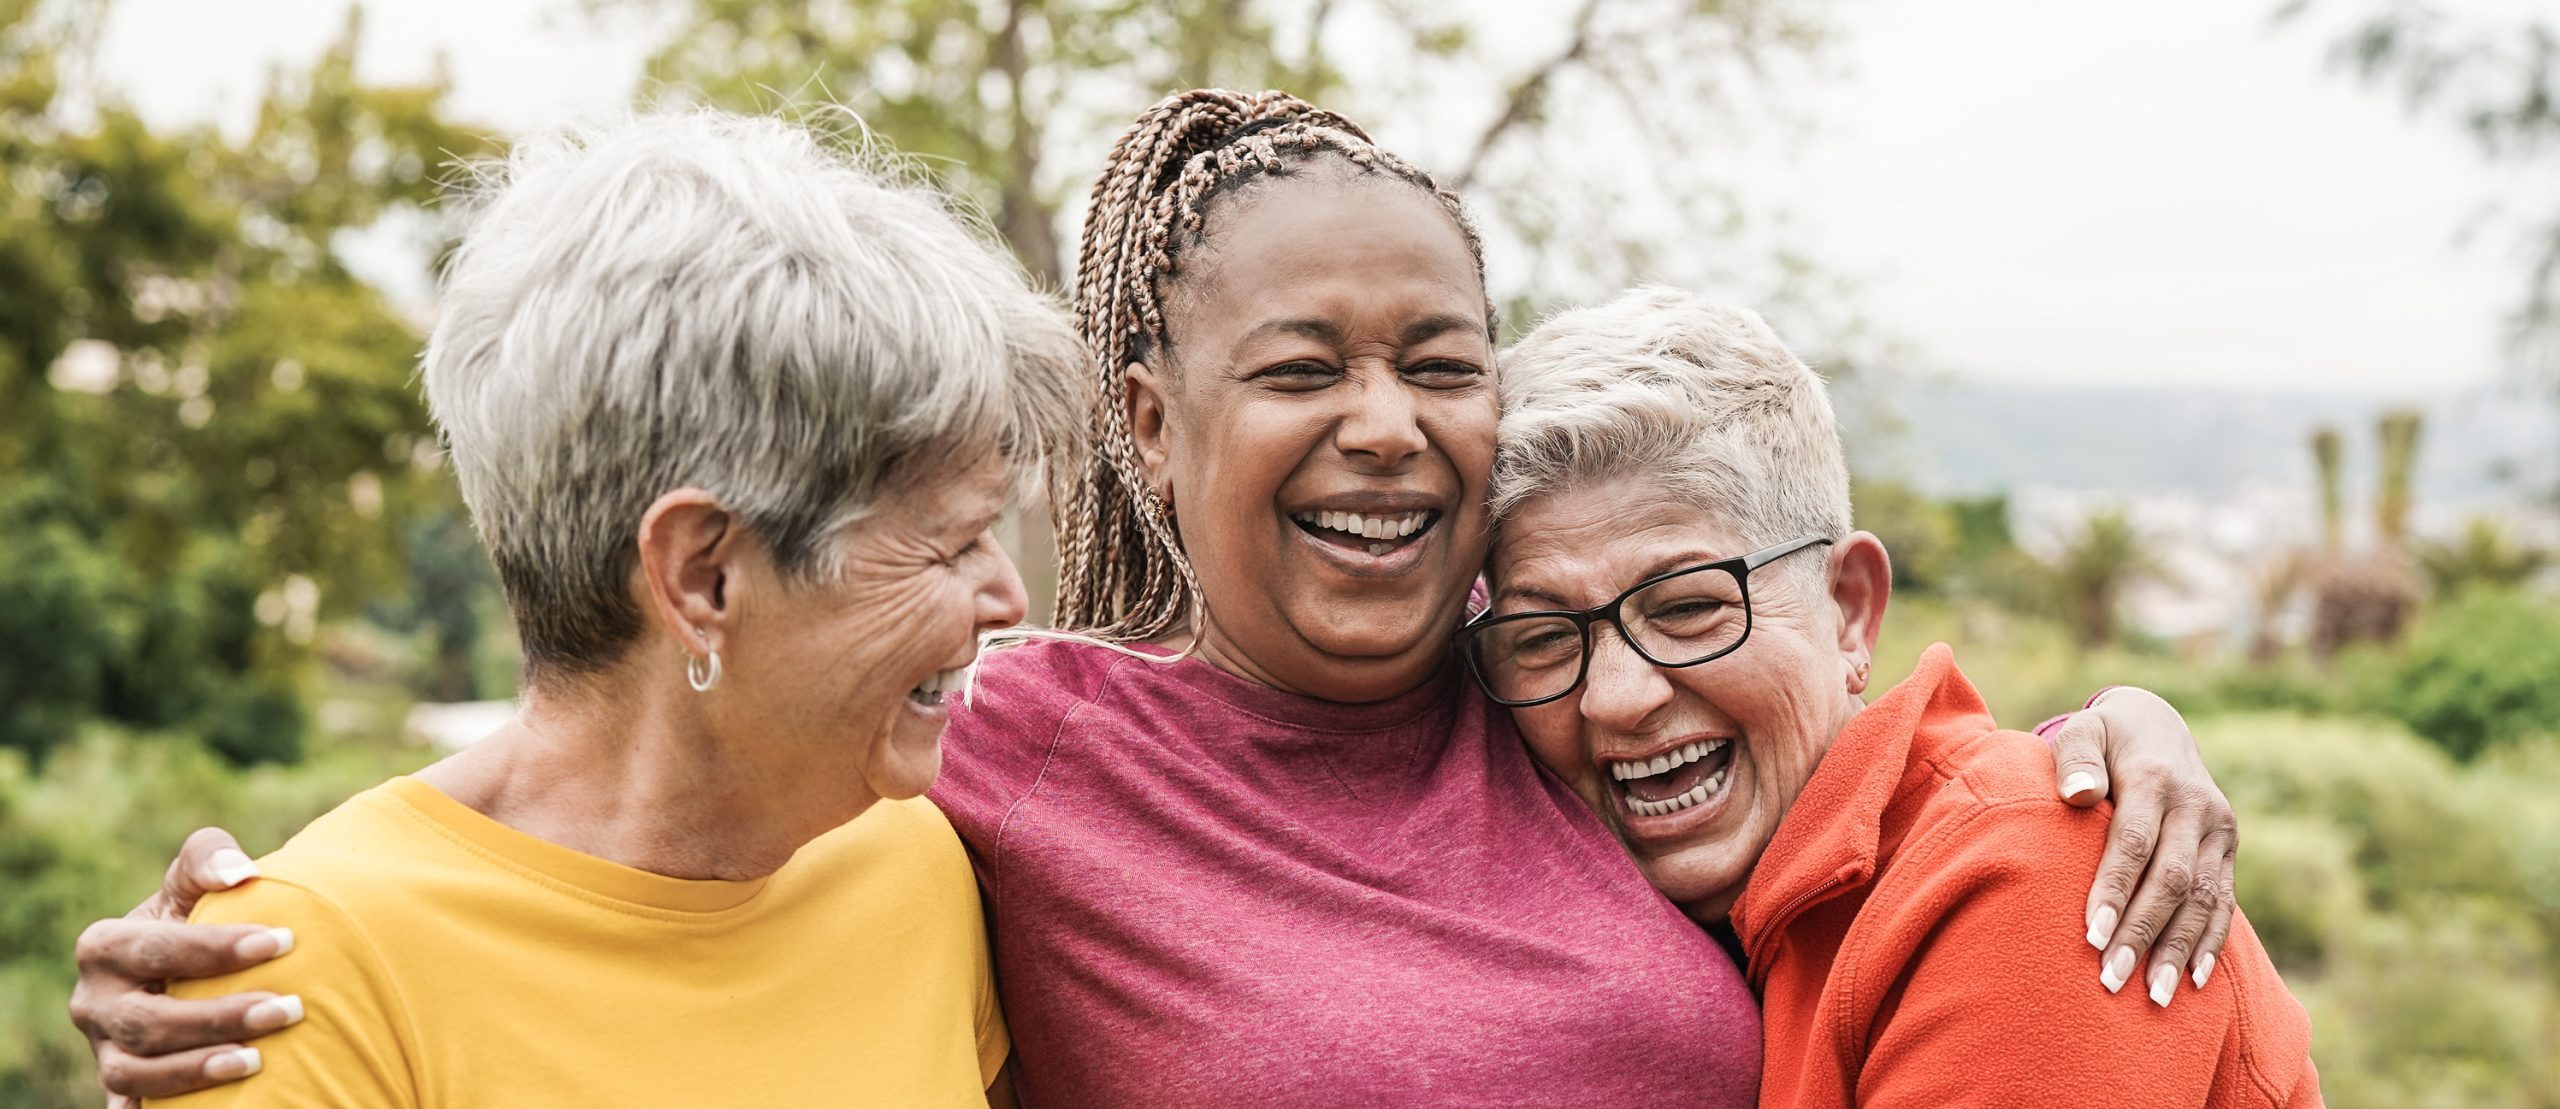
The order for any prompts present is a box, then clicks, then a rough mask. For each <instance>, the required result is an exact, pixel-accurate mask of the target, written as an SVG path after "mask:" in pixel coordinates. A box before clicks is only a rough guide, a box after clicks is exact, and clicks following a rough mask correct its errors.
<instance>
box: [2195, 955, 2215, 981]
mask: <svg viewBox="0 0 2560 1109" xmlns="http://www.w3.org/2000/svg"><path fill="white" fill-rule="evenodd" d="M2211 977H2213V952H2210V951H2207V952H2203V953H2201V954H2199V955H2197V956H2196V974H2195V982H2196V988H2197V989H2199V990H2201V989H2203V988H2204V980H2205V979H2207V978H2211Z"/></svg>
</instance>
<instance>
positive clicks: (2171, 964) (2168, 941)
mask: <svg viewBox="0 0 2560 1109" xmlns="http://www.w3.org/2000/svg"><path fill="white" fill-rule="evenodd" d="M2221 897H2222V881H2221V879H2219V878H2217V877H2215V876H2213V875H2211V874H2198V875H2196V879H2195V885H2194V888H2193V889H2191V890H2190V891H2189V892H2188V895H2187V899H2186V900H2185V901H2184V902H2182V903H2180V904H2179V906H2178V911H2177V912H2176V913H2174V914H2172V915H2171V916H2170V917H2169V926H2168V928H2167V929H2166V930H2164V931H2162V932H2161V933H2160V942H2159V943H2157V944H2154V945H2152V948H2151V969H2149V970H2147V971H2145V972H2143V982H2144V985H2145V987H2146V988H2147V990H2148V991H2149V993H2150V994H2151V1003H2152V1004H2154V1005H2157V1006H2159V1007H2161V1008H2163V1009H2166V1008H2168V1007H2169V1002H2170V1000H2171V999H2173V998H2175V997H2177V996H2178V977H2179V976H2180V975H2182V974H2184V973H2186V970H2187V960H2188V959H2190V958H2191V957H2193V956H2194V954H2195V951H2196V945H2197V943H2198V942H2199V941H2201V940H2202V939H2203V938H2204V930H2205V927H2206V925H2208V924H2211V923H2212V922H2213V911H2214V907H2215V905H2216V904H2217V903H2218V902H2220V900H2221Z"/></svg>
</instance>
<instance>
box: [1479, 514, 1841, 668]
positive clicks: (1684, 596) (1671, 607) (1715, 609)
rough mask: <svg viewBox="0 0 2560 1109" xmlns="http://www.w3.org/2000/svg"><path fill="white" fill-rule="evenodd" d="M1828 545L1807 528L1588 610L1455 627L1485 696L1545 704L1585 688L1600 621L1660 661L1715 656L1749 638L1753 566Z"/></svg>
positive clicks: (1679, 663) (1485, 619)
mask: <svg viewBox="0 0 2560 1109" xmlns="http://www.w3.org/2000/svg"><path fill="white" fill-rule="evenodd" d="M1830 542H1832V540H1831V539H1830V538H1829V537H1827V536H1820V535H1808V536H1805V537H1804V538H1802V539H1791V540H1788V541H1787V542H1784V543H1780V544H1778V545H1777V546H1774V547H1769V548H1765V549H1763V550H1757V551H1753V552H1751V553H1750V554H1747V555H1743V556H1742V557H1740V558H1728V559H1723V560H1721V561H1717V562H1702V563H1699V564H1698V565H1695V566H1684V567H1682V568H1680V569H1677V570H1673V571H1670V572H1669V573H1664V574H1656V575H1654V576H1653V577H1650V578H1646V579H1645V580H1643V581H1640V582H1637V583H1636V584H1635V586H1634V588H1631V589H1629V590H1627V591H1626V592H1624V593H1620V594H1618V597H1617V599H1616V600H1613V601H1610V602H1609V603H1608V604H1605V605H1601V606H1599V607H1597V608H1592V609H1585V610H1584V611H1581V612H1569V611H1564V610H1555V611H1544V610H1541V611H1537V612H1512V613H1505V614H1503V615H1500V616H1495V615H1493V614H1491V613H1487V614H1485V615H1483V616H1480V617H1477V618H1476V619H1475V620H1473V621H1470V622H1469V623H1468V624H1467V626H1466V627H1464V628H1460V629H1459V630H1458V649H1459V650H1460V651H1461V652H1463V653H1464V654H1465V655H1466V656H1467V665H1468V667H1469V668H1470V669H1472V670H1474V671H1475V675H1476V682H1477V683H1478V684H1480V685H1482V686H1484V691H1485V693H1486V695H1488V696H1490V697H1492V698H1493V699H1494V701H1495V703H1497V704H1502V705H1507V706H1510V707H1512V708H1528V707H1530V706H1532V705H1543V704H1546V703H1547V702H1549V701H1553V700H1555V699H1557V698H1559V697H1562V696H1564V695H1565V694H1568V693H1571V692H1573V691H1574V690H1575V689H1576V688H1577V687H1579V686H1581V685H1582V679H1583V677H1584V675H1586V674H1587V673H1589V672H1590V669H1591V626H1592V625H1594V624H1604V623H1605V624H1608V625H1609V626H1611V627H1614V628H1616V629H1618V638H1620V639H1623V640H1625V641H1626V643H1627V646H1629V647H1632V648H1634V649H1635V652H1636V654H1637V655H1639V656H1641V657H1643V659H1644V660H1645V661H1646V662H1650V663H1652V664H1654V665H1656V666H1663V667H1671V668H1675V669H1676V668H1678V667H1683V666H1696V665H1699V664H1701V663H1707V662H1713V661H1715V660H1716V659H1719V658H1722V657H1724V656H1726V655H1729V654H1732V653H1733V651H1734V649H1735V648H1737V647H1740V646H1742V641H1743V640H1745V639H1749V638H1750V637H1751V572H1752V571H1753V570H1757V569H1759V568H1761V567H1763V566H1766V565H1768V564H1770V563H1772V562H1776V561H1777V560H1779V559H1782V558H1785V557H1787V556H1788V555H1791V554H1794V553H1796V552H1797V551H1801V550H1803V549H1805V548H1807V547H1812V546H1817V545H1827V544H1829V543H1830Z"/></svg>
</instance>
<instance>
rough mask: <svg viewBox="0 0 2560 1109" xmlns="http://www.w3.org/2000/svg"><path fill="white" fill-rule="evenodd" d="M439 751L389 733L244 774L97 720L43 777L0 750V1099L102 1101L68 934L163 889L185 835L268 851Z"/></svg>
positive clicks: (48, 1103) (172, 740)
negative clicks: (72, 1010) (214, 834)
mask: <svg viewBox="0 0 2560 1109" xmlns="http://www.w3.org/2000/svg"><path fill="white" fill-rule="evenodd" d="M383 730H387V729H383ZM430 757H431V753H430V752H428V751H425V750H423V749H419V748H412V747H406V746H402V745H399V744H396V743H392V742H389V741H376V742H371V743H365V744H346V743H342V744H339V745H334V746H323V747H321V748H320V749H319V750H317V751H315V752H314V753H313V755H312V757H311V758H310V760H309V761H307V762H305V763H304V764H303V765H300V766H294V767H276V766H264V767H258V768H255V769H251V770H246V771H243V770H238V769H235V768H234V767H233V766H232V764H231V763H230V762H229V761H228V760H226V759H224V758H222V757H220V756H218V755H216V754H215V753H214V752H212V751H210V750H208V749H206V748H205V747H204V746H203V745H201V744H198V743H195V742H192V741H189V740H187V739H186V738H184V737H179V736H169V735H141V734H135V733H130V732H125V731H121V730H117V729H111V728H105V727H97V726H92V727H90V728H88V729H87V730H85V731H84V732H83V733H82V734H81V735H80V736H79V737H78V738H77V739H76V740H75V741H73V742H72V743H70V744H69V745H67V746H65V747H63V748H61V749H60V750H58V751H56V752H55V754H54V756H53V757H52V758H50V759H48V760H47V761H46V765H45V768H44V770H43V771H42V772H41V773H37V772H32V771H30V770H29V769H28V764H27V760H26V759H24V758H23V757H21V756H20V755H19V754H18V753H17V752H14V751H8V750H0V1105H6V1106H11V1107H13V1109H14V1107H18V1106H26V1107H30V1109H45V1107H56V1106H59V1107H71V1106H86V1105H94V1104H96V1093H95V1091H96V1085H95V1080H94V1079H93V1078H92V1077H91V1073H90V1064H89V1048H88V1044H87V1042H86V1041H84V1040H83V1039H82V1038H81V1037H80V1034H79V1033H78V1032H76V1031H74V1030H73V1029H72V1027H71V1025H70V1022H69V1021H68V1020H66V1019H65V1018H64V1015H63V1013H64V1006H65V1004H67V1003H68V1001H69V999H70V995H71V980H72V965H71V946H72V942H73V941H74V940H75V939H76V938H77V937H78V936H79V934H80V929H81V928H83V927H85V926H86V925H87V924H88V922H89V921H91V920H94V919H96V918H98V917H102V916H112V915H115V914H118V913H122V912H124V911H125V910H126V909H128V908H131V907H132V905H133V903H134V902H135V901H137V900H139V899H141V898H142V897H143V896H144V895H145V894H147V893H149V892H150V891H151V890H152V889H154V888H156V887H157V886H158V885H159V882H160V874H161V872H162V871H163V870H164V869H166V868H167V866H168V860H169V854H170V852H172V851H175V850H176V849H177V846H178V844H179V842H180V841H182V840H184V839H185V838H186V835H187V833H188V832H190V831H192V830H194V829H195V828H197V827H200V826H203V825H206V824H219V825H221V826H223V827H226V828H229V829H231V830H232V831H233V832H234V833H235V834H237V835H238V836H239V837H240V839H241V841H242V843H243V844H244V845H245V846H247V847H248V848H249V850H250V851H251V852H253V853H263V852H266V851H271V850H274V849H275V848H276V847H277V846H279V845H281V844H282V843H283V842H284V840H285V839H286V837H288V836H290V835H291V834H292V833H293V832H295V831H297V830H299V829H300V828H301V827H302V826H303V825H304V824H307V823H309V822H310V821H311V819H312V818H313V817H315V816H318V815H319V814H321V813H323V812H326V811H328V810H329V809H331V808H333V807H335V806H336V805H337V804H338V802H340V801H343V800H345V799H346V798H347V797H348V796H350V795H352V794H354V793H355V792H356V791H358V790H361V789H364V788H366V787H368V786H371V785H373V784H375V783H377V782H380V781H382V780H384V779H387V778H390V777H392V776H393V775H396V774H400V773H403V772H406V771H408V770H412V769H415V768H416V767H417V766H418V765H420V764H422V763H424V762H425V761H427V759H428V758H430Z"/></svg>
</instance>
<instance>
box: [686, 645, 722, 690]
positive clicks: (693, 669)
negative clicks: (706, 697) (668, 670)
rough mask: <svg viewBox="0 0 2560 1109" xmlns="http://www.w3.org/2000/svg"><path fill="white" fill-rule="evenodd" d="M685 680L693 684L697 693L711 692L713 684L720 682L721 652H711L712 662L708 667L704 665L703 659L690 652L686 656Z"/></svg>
mask: <svg viewBox="0 0 2560 1109" xmlns="http://www.w3.org/2000/svg"><path fill="white" fill-rule="evenodd" d="M684 682H685V684H686V685H689V686H692V687H693V691H694V692H696V693H709V692H711V687H712V686H715V685H718V684H720V652H718V651H713V652H711V663H710V665H709V666H708V667H706V666H704V665H703V660H701V659H698V658H695V657H693V656H692V655H689V654H688V655H686V656H684Z"/></svg>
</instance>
